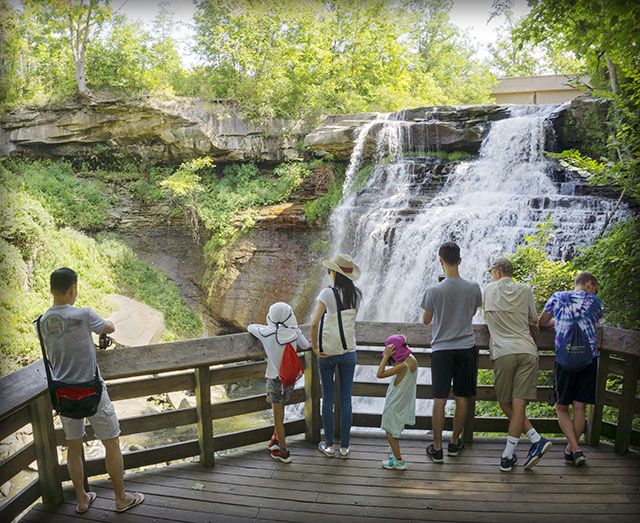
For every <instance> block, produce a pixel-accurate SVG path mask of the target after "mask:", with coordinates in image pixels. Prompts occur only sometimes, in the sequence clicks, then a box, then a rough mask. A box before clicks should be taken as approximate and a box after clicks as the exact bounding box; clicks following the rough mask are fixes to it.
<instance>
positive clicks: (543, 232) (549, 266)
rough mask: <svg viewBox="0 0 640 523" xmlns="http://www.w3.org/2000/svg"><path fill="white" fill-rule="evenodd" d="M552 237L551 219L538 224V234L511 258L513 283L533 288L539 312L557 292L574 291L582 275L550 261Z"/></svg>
mask: <svg viewBox="0 0 640 523" xmlns="http://www.w3.org/2000/svg"><path fill="white" fill-rule="evenodd" d="M553 237H554V227H553V224H552V223H551V218H549V219H548V220H547V221H545V222H542V223H538V224H536V234H534V235H532V236H527V237H526V238H525V241H524V244H522V245H519V246H518V248H517V251H516V253H515V254H513V255H511V256H509V259H510V260H511V262H512V263H513V277H514V279H515V280H516V281H519V282H520V283H525V284H527V285H529V286H530V287H531V290H532V291H533V296H534V298H535V300H536V308H537V309H538V312H541V311H542V309H543V307H544V305H545V304H546V303H547V300H548V299H549V297H550V296H551V295H552V294H553V293H554V292H558V291H566V290H571V289H573V282H574V280H575V277H576V276H577V275H578V272H579V271H577V270H576V269H575V268H574V267H573V265H572V264H571V263H569V262H566V261H563V260H552V259H551V257H550V256H549V253H548V251H549V247H550V245H551V243H552V242H553Z"/></svg>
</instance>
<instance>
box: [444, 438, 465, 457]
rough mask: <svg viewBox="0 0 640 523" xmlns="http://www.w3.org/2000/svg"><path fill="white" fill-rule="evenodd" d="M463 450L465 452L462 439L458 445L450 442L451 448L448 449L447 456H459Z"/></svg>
mask: <svg viewBox="0 0 640 523" xmlns="http://www.w3.org/2000/svg"><path fill="white" fill-rule="evenodd" d="M463 450H464V441H462V440H461V439H459V440H458V443H451V442H449V446H448V447H447V455H449V456H457V455H458V454H459V453H460V452H462V451H463Z"/></svg>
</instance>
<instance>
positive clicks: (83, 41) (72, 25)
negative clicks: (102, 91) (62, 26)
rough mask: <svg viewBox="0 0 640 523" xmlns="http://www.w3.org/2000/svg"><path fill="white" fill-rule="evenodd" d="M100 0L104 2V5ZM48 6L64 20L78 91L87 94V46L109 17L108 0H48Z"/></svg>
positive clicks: (88, 93)
mask: <svg viewBox="0 0 640 523" xmlns="http://www.w3.org/2000/svg"><path fill="white" fill-rule="evenodd" d="M102 1H104V2H105V3H104V5H102ZM85 2H86V3H85ZM50 6H51V9H52V12H54V13H55V14H57V15H58V16H61V17H64V19H65V21H66V26H67V31H68V35H69V39H68V42H69V46H70V48H71V53H72V55H73V63H74V65H75V71H76V73H75V78H76V83H77V84H78V91H79V92H80V93H81V94H83V95H86V96H89V95H90V94H91V93H90V92H89V89H87V75H86V61H87V48H88V45H89V44H90V42H91V40H92V39H94V38H95V36H96V34H97V32H98V31H99V30H100V26H101V25H102V24H103V23H104V21H105V20H107V19H109V18H110V17H111V7H110V6H109V0H50Z"/></svg>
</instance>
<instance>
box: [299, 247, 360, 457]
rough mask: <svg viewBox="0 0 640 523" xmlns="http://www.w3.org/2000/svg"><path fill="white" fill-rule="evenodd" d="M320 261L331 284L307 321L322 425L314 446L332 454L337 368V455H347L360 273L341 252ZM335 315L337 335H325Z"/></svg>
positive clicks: (348, 257)
mask: <svg viewBox="0 0 640 523" xmlns="http://www.w3.org/2000/svg"><path fill="white" fill-rule="evenodd" d="M322 264H323V265H324V266H325V267H326V268H327V272H328V273H329V277H330V278H331V282H332V284H333V285H332V286H330V287H327V288H326V289H323V290H322V292H320V294H319V295H318V298H317V301H318V304H317V307H316V310H315V312H314V315H313V319H312V321H311V339H312V342H311V346H312V348H313V352H314V353H315V354H316V356H318V367H319V370H320V383H321V384H322V425H323V427H324V438H325V439H324V441H321V442H320V444H319V445H318V449H319V450H320V452H322V453H323V454H325V455H326V456H329V457H334V456H335V451H336V449H335V447H334V426H333V402H334V379H335V371H336V369H337V370H338V379H339V388H340V451H339V456H340V457H341V458H348V457H349V436H350V432H351V421H352V409H351V391H352V388H353V374H354V372H355V368H356V344H355V332H354V330H353V321H354V320H355V314H356V312H357V309H358V307H359V305H360V302H361V300H362V292H360V289H358V288H357V287H356V286H355V285H354V284H353V282H354V281H355V280H357V279H358V278H359V277H360V268H359V267H358V266H357V265H356V264H355V263H354V262H353V260H352V259H351V256H349V255H348V254H341V253H338V254H335V255H334V256H333V257H332V258H331V259H329V260H324V261H323V262H322ZM342 311H344V312H342ZM335 316H338V317H340V320H339V322H338V323H335V325H336V326H337V325H338V324H339V325H340V327H339V329H340V333H339V334H340V335H339V336H333V337H331V336H329V335H325V332H324V330H326V331H329V330H330V328H328V325H332V323H331V322H330V321H329V320H330V319H332V317H335ZM345 334H346V335H345ZM323 344H324V346H323ZM328 354H333V355H328Z"/></svg>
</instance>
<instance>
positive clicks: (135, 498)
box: [116, 492, 144, 512]
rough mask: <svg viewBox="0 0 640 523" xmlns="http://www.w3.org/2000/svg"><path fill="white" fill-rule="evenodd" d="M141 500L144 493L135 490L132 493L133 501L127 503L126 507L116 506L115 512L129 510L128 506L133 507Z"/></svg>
mask: <svg viewBox="0 0 640 523" xmlns="http://www.w3.org/2000/svg"><path fill="white" fill-rule="evenodd" d="M143 501H144V494H142V493H141V492H136V493H135V494H134V495H133V501H132V502H131V503H129V504H128V505H127V506H126V507H122V508H116V512H125V511H127V510H129V509H130V508H133V507H135V506H136V505H139V504H140V503H142V502H143Z"/></svg>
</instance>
